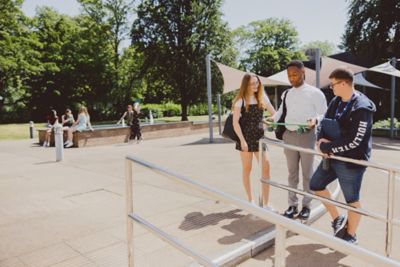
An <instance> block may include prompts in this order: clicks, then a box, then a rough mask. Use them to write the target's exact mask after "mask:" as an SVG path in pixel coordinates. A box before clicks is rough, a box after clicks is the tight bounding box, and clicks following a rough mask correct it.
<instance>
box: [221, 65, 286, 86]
mask: <svg viewBox="0 0 400 267" xmlns="http://www.w3.org/2000/svg"><path fill="white" fill-rule="evenodd" d="M214 62H215V64H217V66H218V69H219V71H220V72H221V74H222V77H223V80H224V90H223V93H224V94H225V93H228V92H232V91H235V90H237V89H239V87H240V84H241V82H242V78H243V76H244V75H245V74H246V73H248V72H245V71H241V70H237V69H235V68H232V67H229V66H226V65H224V64H221V63H219V62H216V61H214ZM258 77H259V78H260V80H261V83H262V84H263V85H267V86H271V85H286V86H289V85H290V83H289V81H282V80H278V79H274V78H270V77H268V78H267V77H263V76H260V75H258Z"/></svg>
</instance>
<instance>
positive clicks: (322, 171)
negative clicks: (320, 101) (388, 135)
mask: <svg viewBox="0 0 400 267" xmlns="http://www.w3.org/2000/svg"><path fill="white" fill-rule="evenodd" d="M329 79H330V81H331V84H330V88H331V89H332V90H333V93H334V94H335V96H336V97H335V98H334V99H332V101H331V102H330V104H329V107H328V110H327V112H326V114H325V117H324V119H323V120H322V121H321V123H320V129H319V133H318V137H317V140H318V141H317V147H318V149H319V150H320V151H321V152H322V153H323V154H324V155H325V160H324V161H325V162H323V163H321V164H320V165H319V167H318V169H317V170H316V171H315V173H314V174H313V176H312V178H311V181H310V190H312V191H314V192H315V194H317V195H318V196H322V197H326V198H331V195H330V192H329V191H328V190H327V189H326V186H327V185H328V184H330V183H331V182H333V181H334V180H336V179H338V180H339V184H340V187H341V189H342V192H343V195H344V197H345V200H346V202H347V203H348V204H349V205H350V206H353V207H355V208H360V207H361V204H360V188H361V182H362V178H363V175H364V172H365V170H366V167H364V166H360V165H357V164H352V163H346V162H343V161H338V160H333V159H328V157H329V155H338V156H342V157H347V158H352V159H359V160H369V158H370V155H371V146H372V140H371V133H372V122H373V121H372V115H373V113H374V112H375V111H376V108H375V105H374V103H373V102H372V101H371V100H370V99H368V97H366V96H365V95H364V94H362V93H360V92H358V91H356V90H355V89H354V86H353V73H351V72H350V71H348V70H347V69H342V68H339V69H336V70H334V71H333V72H332V73H331V75H330V76H329ZM327 160H328V162H329V166H327V165H328V164H326V162H327ZM323 204H324V205H325V207H326V209H327V210H328V212H329V214H330V215H331V217H332V219H333V222H332V228H333V231H334V235H335V236H336V237H339V238H342V239H344V240H346V241H348V242H350V243H354V244H356V243H357V236H356V230H357V227H358V224H359V222H360V218H361V215H360V214H358V213H355V212H351V211H348V214H347V219H346V217H345V216H343V215H339V213H338V211H337V209H336V207H335V206H334V205H331V204H328V203H325V202H323Z"/></svg>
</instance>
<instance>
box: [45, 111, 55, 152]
mask: <svg viewBox="0 0 400 267" xmlns="http://www.w3.org/2000/svg"><path fill="white" fill-rule="evenodd" d="M57 122H58V116H57V111H55V110H54V109H52V110H50V113H49V114H48V115H47V124H46V127H47V130H46V135H45V137H44V142H43V147H49V146H50V140H51V133H52V132H53V131H54V125H55V124H56V123H57Z"/></svg>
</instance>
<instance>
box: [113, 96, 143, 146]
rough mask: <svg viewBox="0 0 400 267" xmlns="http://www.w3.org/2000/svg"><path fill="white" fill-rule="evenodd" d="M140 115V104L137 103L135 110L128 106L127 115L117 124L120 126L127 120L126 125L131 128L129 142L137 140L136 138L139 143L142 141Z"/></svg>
mask: <svg viewBox="0 0 400 267" xmlns="http://www.w3.org/2000/svg"><path fill="white" fill-rule="evenodd" d="M139 115H140V107H139V103H135V105H134V108H132V105H128V106H127V107H126V111H125V113H124V114H123V115H122V117H121V119H119V121H118V122H117V124H120V123H122V122H123V121H124V119H125V118H126V124H127V125H128V126H130V128H131V133H130V135H129V140H135V138H137V142H138V143H139V142H140V141H141V140H142V133H141V131H140V119H139Z"/></svg>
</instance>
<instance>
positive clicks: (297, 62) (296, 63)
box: [286, 60, 304, 69]
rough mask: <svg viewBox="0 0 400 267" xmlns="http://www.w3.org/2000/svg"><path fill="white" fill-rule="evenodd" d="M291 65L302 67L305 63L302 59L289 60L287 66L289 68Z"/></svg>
mask: <svg viewBox="0 0 400 267" xmlns="http://www.w3.org/2000/svg"><path fill="white" fill-rule="evenodd" d="M289 67H296V68H298V69H302V68H304V64H303V62H301V61H300V60H292V61H290V62H289V64H288V65H287V67H286V68H287V69H288V68H289Z"/></svg>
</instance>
